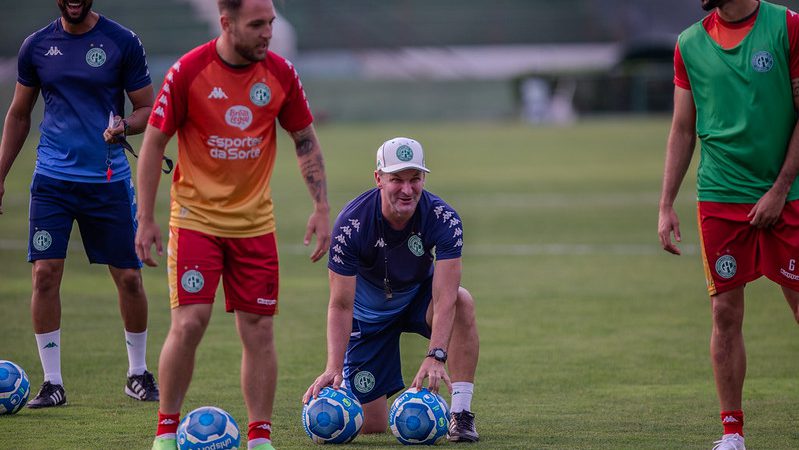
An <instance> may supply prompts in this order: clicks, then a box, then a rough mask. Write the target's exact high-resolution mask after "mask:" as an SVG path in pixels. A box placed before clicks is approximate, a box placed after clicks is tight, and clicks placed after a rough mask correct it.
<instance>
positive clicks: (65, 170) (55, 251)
mask: <svg viewBox="0 0 799 450" xmlns="http://www.w3.org/2000/svg"><path fill="white" fill-rule="evenodd" d="M58 6H59V8H60V9H61V17H59V18H58V19H56V20H55V21H54V22H52V23H51V24H50V25H48V26H46V27H45V28H42V29H41V30H39V31H37V32H35V33H33V34H32V35H30V36H28V38H27V39H25V42H23V44H22V47H21V48H20V51H19V57H18V76H17V84H16V90H15V92H14V98H13V100H12V101H11V106H10V107H9V109H8V113H7V115H6V120H5V124H4V127H3V138H2V141H1V142H0V213H2V198H3V193H4V191H5V188H4V184H5V178H6V176H7V175H8V172H9V170H10V169H11V165H12V164H13V162H14V160H15V159H16V157H17V155H18V154H19V152H20V150H21V149H22V145H23V143H24V142H25V139H26V138H27V136H28V132H29V131H30V124H31V111H32V110H33V106H34V104H35V103H36V98H37V97H38V95H39V92H41V93H42V96H43V97H44V102H45V106H44V119H43V120H42V123H41V125H40V126H39V131H40V132H41V138H40V140H39V145H38V148H37V159H36V169H35V171H34V174H33V181H32V183H31V198H30V230H29V241H28V260H29V261H30V262H32V263H33V294H32V298H31V313H32V316H33V329H34V332H35V334H36V343H37V345H38V348H39V358H40V359H41V362H42V369H43V372H44V383H43V384H42V387H41V389H40V391H39V393H38V395H37V396H36V398H34V399H33V400H31V401H30V402H29V403H28V407H29V408H44V407H50V406H59V405H63V404H65V403H66V393H65V391H64V383H63V380H62V377H61V347H60V346H61V329H60V326H61V299H60V294H59V288H60V285H61V278H62V275H63V270H64V258H66V252H67V245H68V243H69V235H70V231H71V230H72V223H73V221H75V220H77V221H78V226H79V227H80V232H81V237H82V240H83V246H84V248H85V250H86V254H87V256H88V258H89V261H90V262H91V263H97V264H107V265H108V268H109V270H110V272H111V276H112V278H113V279H114V283H115V284H116V287H117V290H118V291H119V307H120V310H121V312H122V319H123V322H124V325H125V341H126V344H127V350H128V364H129V369H128V379H127V383H126V385H125V392H126V393H127V395H129V396H131V397H133V398H135V399H137V400H145V401H155V400H158V386H157V384H156V382H155V379H154V378H153V376H152V374H151V373H150V372H148V371H147V364H146V362H145V355H146V349H147V297H146V296H145V293H144V287H143V285H142V279H141V270H140V269H141V262H140V261H139V259H138V258H137V257H136V252H135V249H134V245H133V240H134V236H135V234H136V222H135V216H136V203H135V196H134V192H133V184H132V183H131V179H130V178H131V176H130V167H129V165H128V161H127V158H126V156H125V151H124V149H123V148H122V147H121V146H120V145H119V143H118V141H119V139H120V138H124V136H125V135H127V134H135V133H141V132H142V131H143V130H144V127H145V125H146V123H147V118H148V116H149V113H150V109H151V108H152V105H153V99H154V95H153V89H152V83H151V81H150V73H149V71H148V69H147V62H146V60H145V56H144V48H143V47H142V44H141V41H140V40H139V39H138V38H137V37H136V35H135V34H134V33H133V32H132V31H130V30H128V29H126V28H124V27H122V26H121V25H119V24H117V23H116V22H113V21H112V20H109V19H107V18H105V17H103V16H101V15H99V14H97V13H96V12H94V11H92V10H91V7H92V0H81V1H75V0H69V1H67V0H58ZM126 92H127V95H128V98H129V99H130V101H131V103H132V105H133V112H132V113H131V114H130V115H129V116H128V117H126V118H124V119H123V118H122V116H124V108H125V97H124V95H125V93H126ZM109 115H111V117H110V119H111V120H109Z"/></svg>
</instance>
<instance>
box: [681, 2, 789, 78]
mask: <svg viewBox="0 0 799 450" xmlns="http://www.w3.org/2000/svg"><path fill="white" fill-rule="evenodd" d="M759 13H760V8H759V7H758V10H757V12H755V14H752V16H751V17H748V18H746V19H745V20H742V21H740V22H732V23H731V22H725V21H724V19H722V18H721V17H719V13H718V11H717V10H715V9H714V10H713V12H711V13H710V14H708V15H707V16H706V17H705V18H704V19H702V26H703V27H704V28H705V30H706V31H707V34H708V35H709V36H710V38H711V39H713V41H715V42H716V43H718V44H719V45H720V46H721V47H722V48H727V49H729V48H733V47H735V46H737V45H738V44H740V43H741V41H742V40H743V39H744V38H745V37H746V35H747V34H749V31H750V30H751V29H752V27H753V26H754V25H755V20H757V16H758V14H759ZM785 16H786V17H785V20H786V22H787V25H788V45H789V48H790V55H791V57H790V62H789V65H790V72H791V79H794V78H799V14H796V13H795V12H793V11H791V10H790V9H789V10H787V11H786V12H785ZM674 84H675V85H676V86H678V87H681V88H683V89H688V90H690V89H691V82H690V81H689V80H688V72H687V71H686V69H685V62H684V61H683V59H682V55H681V54H680V46H679V45H677V46H675V48H674Z"/></svg>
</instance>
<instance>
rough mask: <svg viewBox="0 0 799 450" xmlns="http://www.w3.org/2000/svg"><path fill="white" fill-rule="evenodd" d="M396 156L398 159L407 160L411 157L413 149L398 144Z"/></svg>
mask: <svg viewBox="0 0 799 450" xmlns="http://www.w3.org/2000/svg"><path fill="white" fill-rule="evenodd" d="M397 158H398V159H399V160H400V161H403V162H408V161H410V160H412V159H413V150H411V148H410V147H408V146H407V145H405V144H403V145H400V146H399V147H397Z"/></svg>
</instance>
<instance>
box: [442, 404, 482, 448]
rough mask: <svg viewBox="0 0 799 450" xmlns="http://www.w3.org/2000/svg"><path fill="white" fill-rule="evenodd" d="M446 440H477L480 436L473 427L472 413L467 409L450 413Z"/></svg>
mask: <svg viewBox="0 0 799 450" xmlns="http://www.w3.org/2000/svg"><path fill="white" fill-rule="evenodd" d="M447 440H448V441H450V442H477V441H478V440H480V436H479V435H478V434H477V429H476V428H475V427H474V414H472V413H471V412H469V411H462V412H456V413H452V417H451V418H450V419H449V430H448V431H447Z"/></svg>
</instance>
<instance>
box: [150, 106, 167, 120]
mask: <svg viewBox="0 0 799 450" xmlns="http://www.w3.org/2000/svg"><path fill="white" fill-rule="evenodd" d="M153 114H155V115H156V116H161V117H165V114H164V107H163V106H157V107H156V108H155V109H154V110H153Z"/></svg>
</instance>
